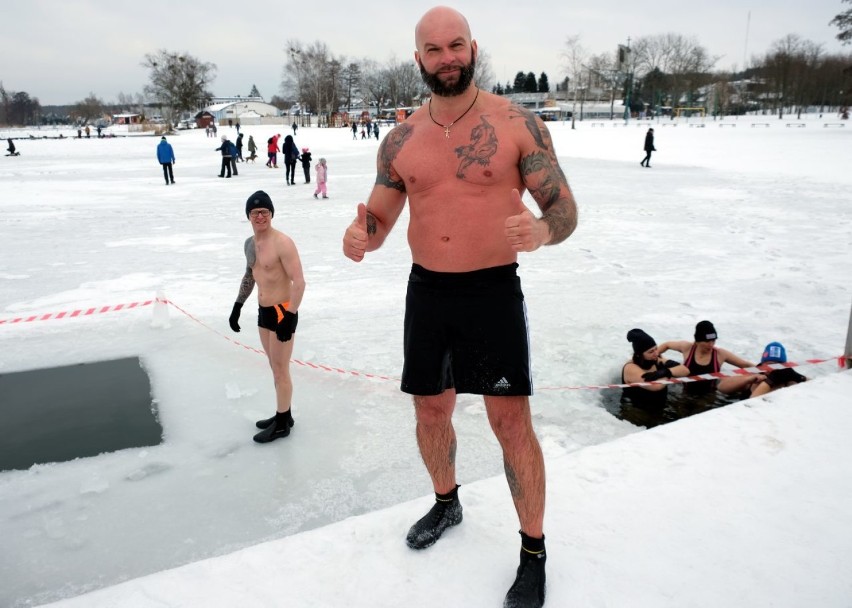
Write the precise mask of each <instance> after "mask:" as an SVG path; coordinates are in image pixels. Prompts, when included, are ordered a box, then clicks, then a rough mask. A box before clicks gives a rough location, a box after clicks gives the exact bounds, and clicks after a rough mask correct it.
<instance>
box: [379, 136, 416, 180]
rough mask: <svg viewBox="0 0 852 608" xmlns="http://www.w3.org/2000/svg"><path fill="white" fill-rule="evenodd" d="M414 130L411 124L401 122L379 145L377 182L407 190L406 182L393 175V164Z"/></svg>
mask: <svg viewBox="0 0 852 608" xmlns="http://www.w3.org/2000/svg"><path fill="white" fill-rule="evenodd" d="M413 132H414V128H413V127H412V126H411V125H407V124H401V125H398V126H396V127H394V128H393V129H391V131H390V133H388V134H387V136H386V137H385V139H384V141H383V142H382V145H381V146H380V147H379V163H378V164H379V170H378V172H377V174H376V184H379V185H381V186H385V187H386V188H393V189H394V190H399V191H400V192H405V182H404V181H403V180H402V179H393V178H392V177H391V164H392V163H393V160H394V159H395V158H396V157H397V155H398V154H399V152H400V150H402V146H403V145H405V142H406V141H407V140H408V139H409V138H410V137H411V134H412V133H413Z"/></svg>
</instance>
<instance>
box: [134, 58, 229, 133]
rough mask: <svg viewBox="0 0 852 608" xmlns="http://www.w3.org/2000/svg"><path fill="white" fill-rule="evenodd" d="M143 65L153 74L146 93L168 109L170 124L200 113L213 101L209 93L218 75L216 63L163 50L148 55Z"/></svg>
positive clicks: (165, 109) (166, 110) (146, 87)
mask: <svg viewBox="0 0 852 608" xmlns="http://www.w3.org/2000/svg"><path fill="white" fill-rule="evenodd" d="M142 65H143V66H144V67H146V68H148V69H149V70H151V73H150V76H149V77H150V83H149V84H148V85H146V86H145V93H146V94H147V95H148V96H149V97H151V99H152V100H154V101H156V102H157V103H159V104H160V105H161V106H162V107H163V108H164V111H165V112H166V114H167V115H168V119H169V122H170V124H173V125H175V124H176V120H177V118H179V116H180V114H181V113H183V112H190V111H192V110H197V109H198V108H200V107H202V106H204V105H205V104H206V103H208V102H209V101H210V99H211V98H212V97H213V94H212V93H210V91H209V90H208V89H207V87H208V86H209V85H210V83H211V82H212V81H213V78H214V74H215V73H216V65H215V64H213V63H206V62H203V61H200V60H199V59H196V58H195V57H193V56H192V55H189V54H188V53H173V52H170V51H166V50H160V51H158V52H157V53H152V54H148V55H145V60H144V61H143V62H142Z"/></svg>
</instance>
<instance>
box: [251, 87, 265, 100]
mask: <svg viewBox="0 0 852 608" xmlns="http://www.w3.org/2000/svg"><path fill="white" fill-rule="evenodd" d="M249 97H260V98H261V99H263V96H262V95H261V94H260V91H258V90H257V85H256V84H253V85H251V92H250V93H249Z"/></svg>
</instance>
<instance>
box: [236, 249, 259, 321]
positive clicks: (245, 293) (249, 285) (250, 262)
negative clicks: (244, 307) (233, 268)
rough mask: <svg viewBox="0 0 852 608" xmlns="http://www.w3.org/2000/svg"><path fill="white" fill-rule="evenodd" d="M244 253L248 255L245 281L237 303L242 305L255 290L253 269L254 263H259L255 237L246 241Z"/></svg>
mask: <svg viewBox="0 0 852 608" xmlns="http://www.w3.org/2000/svg"><path fill="white" fill-rule="evenodd" d="M243 251H245V254H246V272H245V274H244V275H243V280H242V281H240V291H239V293H238V294H237V302H239V303H240V304H242V303H244V302H245V301H246V299H248V297H249V295H250V294H251V291H252V289H254V273H253V272H252V270H251V267H252V266H254V263H255V262H256V261H257V252H256V251H255V248H254V237H253V236H250V237H249V238H247V239H246V242H245V244H244V245H243Z"/></svg>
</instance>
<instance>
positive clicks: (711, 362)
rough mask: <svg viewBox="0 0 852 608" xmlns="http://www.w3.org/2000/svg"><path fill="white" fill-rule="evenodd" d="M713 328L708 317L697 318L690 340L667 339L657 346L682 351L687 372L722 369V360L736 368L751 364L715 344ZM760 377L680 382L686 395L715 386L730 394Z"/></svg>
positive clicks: (712, 390) (711, 390)
mask: <svg viewBox="0 0 852 608" xmlns="http://www.w3.org/2000/svg"><path fill="white" fill-rule="evenodd" d="M718 337H719V336H718V334H717V333H716V328H715V327H714V326H713V323H711V322H710V321H699V322H698V324H697V325H696V326H695V334H694V338H695V339H694V341H689V340H670V341H668V342H663V343H662V344H660V346H659V351H660V354H663V353H664V352H666V351H668V350H676V351H679V352H680V354H681V355H683V364H684V365H685V366H686V367H688V368H689V375H690V376H698V375H700V374H715V373H718V372H719V371H721V370H722V365H723V364H724V363H729V364H730V365H733V366H735V367H739V368H740V369H742V368H744V367H754V363H752V362H751V361H746V360H745V359H743V358H742V357H738V356H737V355H735V354H734V353H732V352H731V351H729V350H726V349H724V348H717V347H716V340H717V339H718ZM758 380H760V378H759V377H758V376H737V377H735V378H722V379H721V380H701V381H699V382H690V383H688V384H684V385H683V392H684V393H686V394H687V395H693V396H695V395H710V394H713V395H715V393H716V390H717V389H718V390H719V391H720V392H722V393H724V394H726V395H731V394H736V393H739V392H741V391H744V390H748V388H749V387H751V386H752V385H753V384H754V383H755V382H757V381H758Z"/></svg>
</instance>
